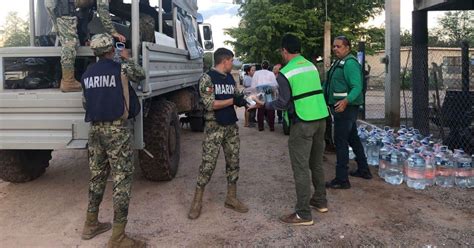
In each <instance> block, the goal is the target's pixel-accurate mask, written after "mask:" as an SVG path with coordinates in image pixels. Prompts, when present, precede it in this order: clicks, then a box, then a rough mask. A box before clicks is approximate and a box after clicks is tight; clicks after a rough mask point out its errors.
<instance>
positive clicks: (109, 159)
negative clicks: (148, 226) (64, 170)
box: [81, 34, 145, 247]
mask: <svg viewBox="0 0 474 248" xmlns="http://www.w3.org/2000/svg"><path fill="white" fill-rule="evenodd" d="M91 48H92V50H93V51H94V54H95V55H96V56H98V57H99V61H98V62H97V63H95V64H93V65H91V66H89V68H88V69H87V71H86V72H85V73H84V75H83V76H82V79H81V83H82V86H83V88H84V98H85V108H86V117H85V121H86V122H91V123H92V124H91V128H90V131H89V167H90V171H91V178H90V182H89V205H88V208H87V217H86V222H85V224H84V229H83V233H82V238H83V239H91V238H93V237H95V236H96V235H98V234H100V233H103V232H105V231H107V230H110V228H111V225H110V223H100V222H99V221H98V213H99V206H100V203H101V201H102V198H103V195H104V191H105V187H106V184H107V177H108V175H109V173H110V172H112V179H113V203H114V204H113V205H114V224H113V232H112V237H111V238H110V240H109V243H108V247H144V246H145V243H144V242H143V241H140V240H135V239H131V238H129V237H128V236H127V235H125V226H126V224H127V215H128V206H129V202H130V194H131V186H132V175H133V171H134V165H133V161H132V159H133V151H132V147H131V142H132V134H131V131H130V129H129V128H127V125H126V122H127V119H128V118H129V106H130V104H129V103H130V101H131V100H130V98H129V96H130V95H129V90H131V89H129V87H128V86H129V85H128V84H129V81H128V80H132V81H135V82H139V81H141V80H143V79H144V78H145V72H144V70H143V68H142V67H140V66H139V65H137V64H135V63H134V62H133V61H132V60H131V59H130V58H129V57H130V55H129V52H128V50H126V49H124V50H123V51H122V53H121V56H122V58H123V60H124V63H122V64H121V65H120V64H119V63H117V62H114V61H113V60H112V59H113V56H114V46H113V38H112V36H110V35H109V34H98V35H94V37H92V40H91ZM112 78H113V79H112ZM94 79H97V80H94ZM104 79H107V83H105V82H102V81H101V80H104ZM121 106H122V107H121ZM130 111H131V110H130ZM130 115H133V113H130ZM132 117H133V116H132Z"/></svg>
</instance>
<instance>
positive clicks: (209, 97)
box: [199, 74, 215, 111]
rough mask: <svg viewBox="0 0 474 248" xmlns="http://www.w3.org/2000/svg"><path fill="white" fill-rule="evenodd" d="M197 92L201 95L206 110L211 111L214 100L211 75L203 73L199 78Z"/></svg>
mask: <svg viewBox="0 0 474 248" xmlns="http://www.w3.org/2000/svg"><path fill="white" fill-rule="evenodd" d="M199 94H200V95H201V102H202V104H203V105H204V109H205V110H206V111H213V110H214V108H213V105H214V101H215V97H214V85H213V84H212V82H211V77H209V75H207V74H204V75H202V77H201V78H200V79H199Z"/></svg>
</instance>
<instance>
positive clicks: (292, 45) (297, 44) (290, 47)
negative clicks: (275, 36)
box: [281, 33, 301, 54]
mask: <svg viewBox="0 0 474 248" xmlns="http://www.w3.org/2000/svg"><path fill="white" fill-rule="evenodd" d="M281 48H284V49H286V50H287V51H288V52H289V53H291V54H296V53H300V52H301V41H300V39H299V38H298V37H296V36H295V35H292V34H288V33H287V34H285V35H283V37H282V38H281Z"/></svg>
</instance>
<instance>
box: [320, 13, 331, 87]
mask: <svg viewBox="0 0 474 248" xmlns="http://www.w3.org/2000/svg"><path fill="white" fill-rule="evenodd" d="M331 46H332V41H331V22H330V21H326V22H324V58H323V59H324V73H321V74H322V75H321V76H322V77H321V78H323V80H326V72H327V71H328V70H329V68H330V67H331Z"/></svg>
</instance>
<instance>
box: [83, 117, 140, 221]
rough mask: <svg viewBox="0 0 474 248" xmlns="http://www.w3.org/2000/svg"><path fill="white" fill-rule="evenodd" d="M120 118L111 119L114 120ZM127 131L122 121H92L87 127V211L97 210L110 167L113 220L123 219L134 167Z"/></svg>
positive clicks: (125, 217)
mask: <svg viewBox="0 0 474 248" xmlns="http://www.w3.org/2000/svg"><path fill="white" fill-rule="evenodd" d="M117 122H121V121H115V122H114V123H117ZM132 160H133V151H132V147H131V132H130V130H129V129H128V128H126V127H124V126H123V125H121V124H120V125H114V124H111V123H94V124H92V125H91V129H90V131H89V167H90V171H91V178H90V181H89V206H88V209H87V211H88V212H98V211H99V205H100V203H101V202H102V198H103V196H104V191H105V186H106V184H107V177H108V176H109V173H110V171H112V179H113V203H114V223H124V222H126V221H127V215H128V205H129V202H130V195H131V187H132V176H133V171H134V165H133V161H132Z"/></svg>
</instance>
